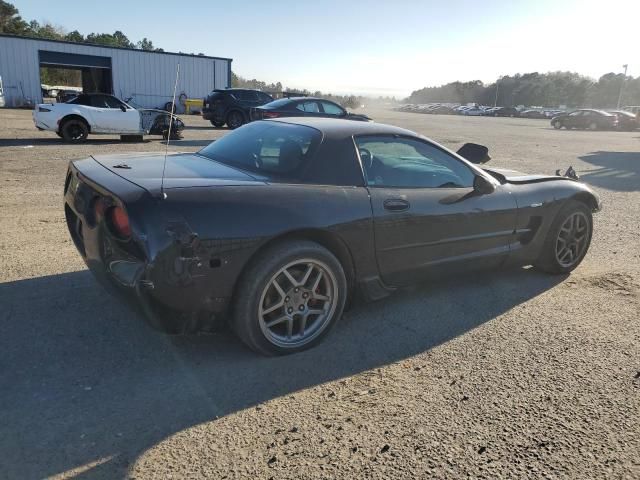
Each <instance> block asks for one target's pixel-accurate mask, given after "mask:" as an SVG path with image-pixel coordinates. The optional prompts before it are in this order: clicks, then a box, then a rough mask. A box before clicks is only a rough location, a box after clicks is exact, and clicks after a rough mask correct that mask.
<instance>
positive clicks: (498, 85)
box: [493, 77, 500, 107]
mask: <svg viewBox="0 0 640 480" xmlns="http://www.w3.org/2000/svg"><path fill="white" fill-rule="evenodd" d="M499 87H500V77H498V79H497V80H496V99H495V100H494V102H493V106H494V107H497V106H498V88H499Z"/></svg>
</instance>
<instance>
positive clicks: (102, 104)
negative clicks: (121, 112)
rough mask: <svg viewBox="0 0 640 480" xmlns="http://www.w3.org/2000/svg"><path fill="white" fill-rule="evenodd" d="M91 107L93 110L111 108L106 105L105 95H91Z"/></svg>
mask: <svg viewBox="0 0 640 480" xmlns="http://www.w3.org/2000/svg"><path fill="white" fill-rule="evenodd" d="M89 98H90V102H91V106H92V107H95V108H111V107H109V105H108V104H107V101H106V98H107V97H106V95H91V96H90V97H89Z"/></svg>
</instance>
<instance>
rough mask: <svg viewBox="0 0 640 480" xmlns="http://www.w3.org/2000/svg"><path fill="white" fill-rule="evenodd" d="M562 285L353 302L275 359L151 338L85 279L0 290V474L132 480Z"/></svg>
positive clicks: (447, 290)
mask: <svg viewBox="0 0 640 480" xmlns="http://www.w3.org/2000/svg"><path fill="white" fill-rule="evenodd" d="M562 279H563V277H557V276H556V277H554V276H547V275H543V274H540V273H538V272H535V271H533V270H531V269H516V270H509V271H504V272H499V273H491V274H485V275H474V276H468V277H465V278H464V279H458V280H449V281H441V282H438V283H432V284H428V285H423V286H419V287H415V288H413V289H411V290H405V291H401V292H398V293H396V294H395V295H393V296H391V297H389V298H387V299H385V300H382V301H379V302H375V303H372V304H364V305H362V304H359V305H356V306H355V307H354V308H353V309H352V310H351V311H349V312H348V313H347V314H346V315H345V317H344V318H343V319H342V320H341V322H340V323H339V324H338V325H337V326H336V328H335V329H334V331H333V332H332V333H331V335H329V336H328V337H327V338H326V341H325V342H324V343H323V344H321V345H319V346H317V347H316V348H314V349H312V350H309V351H306V352H303V353H300V354H297V355H295V356H294V357H279V358H265V357H261V356H259V355H257V354H254V353H252V352H250V351H248V350H247V349H246V348H245V347H244V346H243V345H241V344H240V342H239V341H238V340H236V339H235V337H233V336H232V335H231V334H228V333H220V334H215V335H210V336H183V337H170V336H166V335H163V334H160V333H157V332H155V331H153V330H151V329H150V328H149V327H147V326H146V325H145V324H144V323H143V322H142V321H141V320H140V319H139V318H137V317H136V316H134V315H133V314H132V313H130V312H129V311H128V310H127V309H126V308H124V307H123V306H122V305H121V303H120V302H118V301H117V300H115V299H113V298H112V297H110V296H108V295H107V294H106V293H105V292H104V291H103V290H102V289H101V288H100V287H99V286H98V285H97V284H96V283H95V281H94V280H93V278H92V276H91V275H90V274H89V273H88V272H87V271H80V272H74V273H66V274H60V275H55V276H49V277H42V278H34V279H29V280H21V281H16V282H9V283H5V284H0V304H1V305H2V306H3V307H4V308H3V309H2V313H0V315H2V320H1V322H2V325H3V334H2V335H0V360H1V362H0V363H1V364H2V370H1V372H0V389H1V391H2V392H3V393H2V395H1V396H0V425H2V432H3V434H2V436H0V471H2V472H3V474H4V476H6V477H7V478H44V477H48V476H50V475H55V474H60V473H63V472H67V473H69V472H70V471H71V470H74V469H75V472H74V473H75V474H76V475H77V477H87V478H88V477H90V478H108V479H113V478H122V477H125V476H126V474H127V469H128V468H129V467H130V466H131V465H132V464H133V463H134V462H135V461H136V459H137V458H138V457H139V456H140V455H141V454H143V453H144V452H145V451H146V450H148V449H149V448H151V447H152V446H154V445H155V444H157V443H158V442H160V441H162V440H163V439H165V438H167V437H168V436H170V435H172V434H174V433H177V432H179V431H182V430H184V429H187V428H189V427H192V426H194V425H197V424H200V423H202V422H211V421H215V420H216V419H217V418H218V417H221V416H224V415H228V414H231V413H233V412H237V411H239V410H242V409H245V408H248V407H250V406H252V405H256V404H259V403H262V402H265V401H268V400H270V399H274V398H277V397H280V396H283V395H287V394H291V393H293V392H296V391H298V390H301V389H305V388H308V387H312V386H315V385H319V384H322V383H324V382H328V381H332V380H335V379H339V378H342V377H346V376H350V375H354V374H357V373H359V372H362V371H366V370H370V369H373V368H376V367H379V366H382V365H387V364H389V363H392V362H396V361H399V360H402V359H405V358H408V357H411V356H413V355H416V354H419V353H422V352H425V351H428V350H429V349H432V348H433V347H435V346H437V345H440V344H442V343H444V342H447V341H449V340H451V339H453V338H455V337H457V336H459V335H464V334H465V333H466V332H468V331H469V330H472V329H474V328H475V327H477V326H479V325H482V324H483V323H485V322H488V321H490V320H492V319H495V318H496V317H497V316H499V315H501V314H502V313H504V312H506V311H508V310H510V309H511V308H513V307H514V306H516V305H519V304H521V303H523V302H526V301H527V300H529V299H531V298H533V297H535V296H537V295H539V294H541V293H542V292H545V291H547V290H549V289H551V288H553V287H554V286H555V285H557V284H558V283H559V282H561V281H562ZM83 472H84V473H83Z"/></svg>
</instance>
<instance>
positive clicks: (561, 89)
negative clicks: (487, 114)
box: [406, 72, 640, 108]
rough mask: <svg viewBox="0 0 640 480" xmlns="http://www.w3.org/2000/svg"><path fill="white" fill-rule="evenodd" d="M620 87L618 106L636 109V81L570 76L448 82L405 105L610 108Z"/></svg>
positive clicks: (639, 82)
mask: <svg viewBox="0 0 640 480" xmlns="http://www.w3.org/2000/svg"><path fill="white" fill-rule="evenodd" d="M623 82H624V83H623ZM621 86H622V99H621V100H622V101H621V103H622V105H640V77H636V78H634V77H631V76H627V77H625V76H624V74H622V73H607V74H605V75H602V76H601V77H600V78H599V79H598V80H594V79H591V78H589V77H586V76H584V75H580V74H578V73H573V72H548V73H538V72H532V73H524V74H516V75H513V76H511V75H506V76H504V77H501V78H500V79H498V80H497V81H496V82H493V83H490V84H488V85H485V84H484V83H482V82H481V81H480V80H474V81H471V82H451V83H447V84H446V85H441V86H438V87H425V88H422V89H420V90H416V91H414V92H412V93H411V95H409V97H408V98H407V99H406V102H408V103H430V102H440V103H449V102H451V103H463V104H464V103H479V104H481V105H493V104H494V103H497V105H498V106H503V107H514V106H517V105H528V106H541V107H557V106H559V105H566V106H567V107H593V108H612V107H615V106H616V105H617V103H618V96H619V94H620V87H621Z"/></svg>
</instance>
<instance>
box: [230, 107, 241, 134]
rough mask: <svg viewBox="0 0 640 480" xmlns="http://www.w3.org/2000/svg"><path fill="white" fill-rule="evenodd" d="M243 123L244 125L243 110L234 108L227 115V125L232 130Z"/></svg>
mask: <svg viewBox="0 0 640 480" xmlns="http://www.w3.org/2000/svg"><path fill="white" fill-rule="evenodd" d="M242 125H244V115H242V112H240V111H238V110H232V111H231V112H229V114H228V115H227V127H229V128H230V129H231V130H235V129H236V128H238V127H241V126H242Z"/></svg>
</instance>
